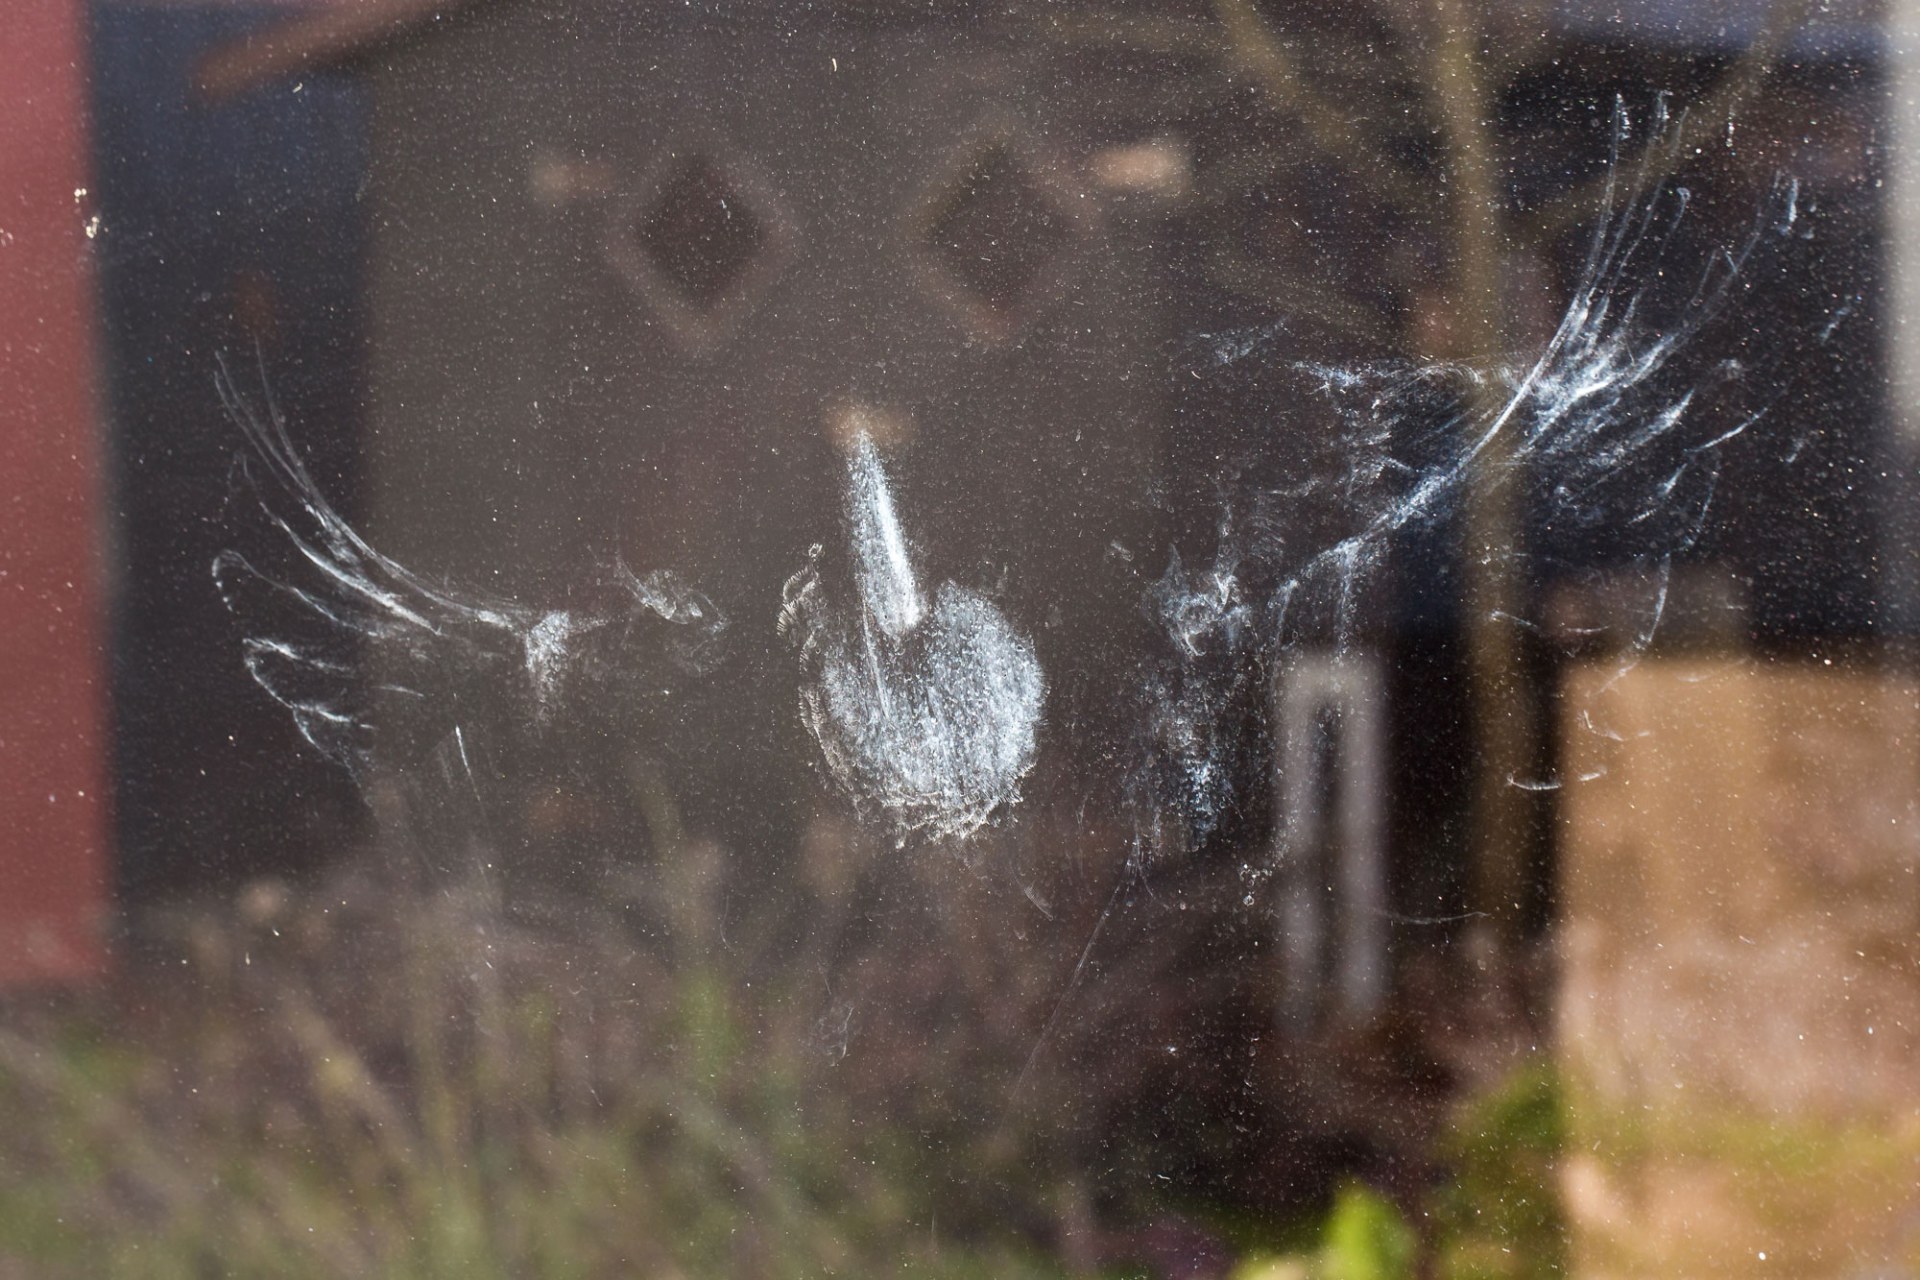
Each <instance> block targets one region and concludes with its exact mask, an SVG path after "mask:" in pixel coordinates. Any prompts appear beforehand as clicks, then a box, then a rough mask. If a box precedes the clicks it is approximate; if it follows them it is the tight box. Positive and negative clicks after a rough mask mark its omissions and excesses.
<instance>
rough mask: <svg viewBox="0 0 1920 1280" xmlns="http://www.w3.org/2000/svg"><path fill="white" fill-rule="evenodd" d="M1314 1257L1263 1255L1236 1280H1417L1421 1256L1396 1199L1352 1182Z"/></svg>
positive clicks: (1338, 1197) (1324, 1225)
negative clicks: (1394, 1202)
mask: <svg viewBox="0 0 1920 1280" xmlns="http://www.w3.org/2000/svg"><path fill="white" fill-rule="evenodd" d="M1319 1240H1320V1242H1319V1247H1318V1248H1316V1249H1314V1250H1313V1251H1311V1252H1306V1253H1301V1252H1294V1253H1282V1254H1266V1253H1259V1254H1255V1255H1254V1256H1252V1257H1250V1258H1248V1259H1246V1260H1245V1261H1243V1262H1242V1263H1241V1264H1240V1265H1239V1266H1238V1267H1237V1268H1235V1269H1234V1272H1233V1280H1412V1276H1413V1273H1414V1265H1415V1261H1416V1258H1417V1257H1418V1254H1419V1244H1420V1242H1419V1240H1418V1238H1417V1237H1416V1236H1415V1234H1414V1231H1413V1228H1412V1227H1410V1226H1408V1225H1407V1220H1406V1218H1405V1217H1404V1216H1402V1215H1401V1213H1400V1210H1399V1209H1397V1208H1395V1207H1394V1204H1393V1202H1392V1201H1391V1200H1388V1199H1387V1198H1386V1197H1385V1196H1383V1195H1381V1194H1380V1193H1379V1192H1377V1191H1373V1190H1371V1189H1370V1188H1367V1187H1365V1186H1362V1185H1360V1184H1359V1183H1348V1184H1347V1185H1345V1186H1343V1187H1341V1188H1340V1190H1339V1191H1338V1192H1337V1193H1336V1194H1335V1195H1334V1198H1333V1204H1332V1205H1331V1207H1329V1208H1328V1210H1327V1214H1326V1217H1325V1218H1324V1219H1323V1220H1322V1221H1321V1224H1320V1231H1319Z"/></svg>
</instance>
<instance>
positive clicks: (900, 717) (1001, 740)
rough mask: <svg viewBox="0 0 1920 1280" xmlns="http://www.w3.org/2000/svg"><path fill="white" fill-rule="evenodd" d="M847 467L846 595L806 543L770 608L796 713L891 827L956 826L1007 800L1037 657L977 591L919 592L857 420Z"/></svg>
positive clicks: (948, 587) (1036, 719)
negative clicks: (793, 668)
mask: <svg viewBox="0 0 1920 1280" xmlns="http://www.w3.org/2000/svg"><path fill="white" fill-rule="evenodd" d="M847 469H848V475H847V495H846V504H847V525H848V538H849V542H850V549H851V552H852V556H851V558H852V570H853V571H852V575H851V576H852V580H853V587H854V593H855V595H856V596H857V601H856V607H855V608H854V609H853V610H851V611H845V612H843V611H841V610H839V609H837V608H835V606H834V605H833V604H832V603H831V602H830V601H829V599H828V596H827V592H826V590H825V588H824V587H823V586H822V582H821V576H820V572H819V564H820V559H821V548H820V547H818V546H816V547H814V548H813V551H812V553H811V555H810V556H809V560H808V564H807V566H806V567H805V568H803V569H801V570H800V571H799V572H798V573H796V574H794V575H793V577H792V578H791V579H789V580H788V582H787V587H786V591H785V593H784V597H785V598H784V604H783V606H782V609H781V616H780V629H781V631H782V632H783V633H784V634H786V635H787V636H788V637H789V639H790V640H792V642H793V643H794V644H795V646H796V648H797V649H798V651H799V655H800V662H801V670H802V680H801V689H800V711H801V717H802V720H803V721H804V723H805V724H806V726H807V729H808V731H809V732H811V733H812V735H813V737H814V739H815V741H816V742H818V743H819V745H820V751H821V754H822V757H823V759H824V761H825V763H826V766H827V771H828V773H829V774H830V775H831V776H832V777H833V778H834V780H835V781H836V782H837V783H839V785H840V786H841V787H842V788H843V789H844V790H845V791H846V792H847V794H848V795H849V796H850V797H851V798H852V799H853V801H854V803H855V804H856V805H857V806H859V807H860V808H862V809H866V810H872V811H877V812H879V813H881V814H883V815H885V817H886V819H887V821H888V822H889V823H891V825H892V826H893V827H894V830H895V834H896V835H898V836H899V837H900V838H901V839H903V840H904V839H906V838H907V837H909V836H916V837H924V838H930V839H953V840H959V839H965V838H966V837H968V836H970V835H972V834H973V833H975V832H977V831H979V830H980V829H981V828H982V827H984V826H986V825H987V824H988V823H989V822H991V821H992V820H993V819H994V818H995V817H996V815H998V814H1000V813H1002V812H1004V811H1005V810H1007V809H1009V808H1011V807H1012V806H1014V805H1015V804H1017V803H1018V802H1019V799H1020V784H1021V781H1022V780H1023V779H1024V778H1025V777H1026V775H1027V773H1028V772H1029V771H1030V770H1031V769H1032V768H1033V762H1034V754H1035V747H1036V739H1037V735H1038V731H1039V726H1040V713H1041V707H1042V704H1043V703H1044V701H1045V696H1046V682H1045V679H1044V677H1043V676H1042V674H1041V670H1040V663H1039V660H1038V659H1037V658H1036V657H1035V655H1034V650H1033V645H1032V643H1031V642H1030V641H1029V640H1028V639H1027V638H1026V637H1025V636H1024V635H1022V634H1020V633H1019V632H1018V631H1016V630H1014V628H1013V627H1012V625H1011V624H1010V623H1009V622H1008V621H1007V619H1006V618H1005V616H1004V615H1002V613H1001V612H1000V610H999V609H998V608H997V607H996V606H995V605H994V604H993V603H992V602H991V601H989V600H988V599H987V598H986V597H984V596H982V595H980V594H978V593H976V592H973V591H969V590H967V589H966V588H964V587H960V586H957V585H955V584H954V583H951V582H944V583H941V584H940V586H939V587H938V588H937V589H936V590H935V591H934V592H933V598H932V602H931V605H929V604H928V603H927V600H926V597H925V596H924V594H923V593H922V591H921V588H920V586H919V584H918V581H917V580H916V577H915V573H914V568H913V563H912V558H911V555H910V553H909V550H908V547H907V542H906V538H905V536H904V534H903V533H902V532H901V528H900V522H899V519H898V516H897V515H896V513H895V509H894V499H893V493H892V489H891V487H890V485H889V484H888V481H887V475H886V471H885V469H884V467H883V466H882V465H881V462H880V457H879V453H878V451H877V450H876V449H875V448H874V445H873V442H872V440H871V439H870V438H869V437H868V436H867V435H866V433H865V432H857V433H856V434H855V436H854V438H853V440H852V442H851V448H850V451H849V456H848V468H847Z"/></svg>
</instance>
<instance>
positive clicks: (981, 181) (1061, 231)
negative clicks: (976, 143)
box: [926, 145, 1071, 314]
mask: <svg viewBox="0 0 1920 1280" xmlns="http://www.w3.org/2000/svg"><path fill="white" fill-rule="evenodd" d="M1070 234H1071V233H1070V230H1069V228H1068V225H1067V219H1066V216H1065V215H1064V214H1063V213H1061V212H1060V210H1059V209H1058V208H1057V207H1055V205H1054V204H1053V203H1052V201H1050V200H1049V199H1048V198H1047V197H1046V195H1045V194H1044V193H1043V192H1042V191H1041V190H1040V189H1039V188H1038V187H1037V186H1036V185H1035V184H1034V181H1033V179H1032V177H1031V176H1030V175H1029V174H1028V173H1027V170H1026V168H1025V166H1023V165H1022V164H1021V163H1020V161H1019V159H1018V158H1017V157H1016V156H1015V155H1014V153H1013V152H1012V150H1011V149H1009V148H1007V147H1005V146H999V145H995V146H989V147H984V148H982V149H981V151H980V152H979V153H978V154H977V155H975V156H974V158H973V160H972V161H971V162H970V163H969V164H968V165H967V166H966V168H965V169H963V170H962V171H961V173H960V175H959V177H958V178H956V179H955V180H954V182H953V183H952V184H951V186H950V187H949V189H948V192H947V194H946V195H945V197H943V198H942V199H941V200H940V201H939V202H938V203H937V205H936V207H935V210H934V213H933V217H932V218H930V219H929V220H928V223H927V230H926V244H927V247H928V248H930V249H931V250H933V252H934V255H935V256H936V257H937V258H938V259H939V260H940V262H941V263H942V265H943V266H945V267H946V269H947V270H948V271H950V272H951V273H952V274H953V275H954V277H955V278H956V279H958V280H959V281H960V282H961V283H962V284H964V285H965V286H966V287H967V288H968V289H970V290H971V291H972V292H973V293H974V295H975V296H976V297H978V298H979V299H980V301H982V302H984V303H985V304H986V305H987V306H988V307H989V308H990V309H992V310H993V311H995V312H998V313H1001V314H1005V313H1007V312H1009V311H1012V310H1013V309H1014V308H1016V307H1018V306H1019V305H1020V303H1021V301H1022V300H1023V299H1024V298H1025V297H1026V296H1027V294H1028V293H1029V292H1030V291H1031V290H1032V288H1033V286H1034V284H1035V282H1036V280H1037V279H1038V278H1039V276H1040V273H1041V271H1042V270H1044V269H1045V267H1046V265H1047V263H1048V262H1049V261H1050V260H1051V259H1052V258H1053V257H1054V256H1055V255H1056V254H1058V253H1059V252H1060V250H1061V248H1062V247H1063V246H1065V244H1066V242H1067V240H1068V238H1069V236H1070Z"/></svg>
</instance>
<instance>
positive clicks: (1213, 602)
mask: <svg viewBox="0 0 1920 1280" xmlns="http://www.w3.org/2000/svg"><path fill="white" fill-rule="evenodd" d="M1230 542H1231V538H1230V536H1229V535H1228V534H1227V533H1226V532H1225V531H1224V530H1223V532H1222V544H1223V546H1225V545H1227V544H1230ZM1146 610H1147V615H1148V617H1149V619H1150V620H1151V621H1152V622H1153V623H1154V625H1155V627H1156V629H1157V630H1158V631H1159V632H1160V633H1161V634H1162V635H1163V636H1164V637H1165V638H1166V640H1167V642H1168V646H1169V651H1168V652H1167V653H1166V654H1165V655H1164V657H1163V658H1162V659H1161V660H1159V661H1149V662H1148V663H1147V664H1146V666H1145V667H1144V669H1143V671H1142V673H1141V674H1142V679H1141V685H1140V688H1141V692H1142V706H1141V709H1140V712H1139V714H1140V716H1141V722H1140V729H1139V749H1138V754H1137V758H1136V761H1135V764H1134V776H1133V778H1132V779H1131V780H1130V785H1129V791H1130V792H1131V794H1132V797H1133V801H1134V804H1135V806H1136V808H1137V809H1140V810H1143V811H1144V812H1145V813H1147V814H1150V815H1151V817H1149V818H1146V819H1144V820H1142V821H1140V823H1139V831H1138V833H1137V838H1136V839H1135V841H1134V851H1135V857H1136V859H1138V860H1140V861H1142V862H1152V861H1158V860H1160V859H1162V858H1164V857H1166V856H1168V855H1171V854H1177V853H1186V852H1190V851H1191V850H1193V849H1194V848H1197V847H1198V846H1199V845H1200V844H1201V843H1203V842H1204V841H1205V840H1206V839H1207V838H1208V837H1209V836H1211V835H1212V834H1213V833H1214V832H1215V831H1216V830H1217V829H1218V828H1219V825H1220V823H1221V821H1222V820H1223V819H1224V818H1225V816H1226V814H1227V811H1228V809H1229V808H1230V807H1231V806H1232V804H1233V803H1234V799H1235V796H1236V795H1237V793H1238V790H1239V783H1240V781H1241V773H1242V770H1243V765H1244V757H1245V756H1246V754H1247V751H1248V749H1249V746H1250V744H1249V742H1248V741H1247V739H1246V737H1245V732H1244V731H1245V726H1243V725H1242V724H1241V723H1240V720H1241V719H1242V718H1243V717H1239V716H1236V714H1235V713H1236V711H1243V710H1245V706H1244V703H1245V699H1246V698H1247V697H1248V695H1249V693H1250V691H1251V690H1252V689H1253V688H1254V687H1255V685H1257V684H1258V675H1259V672H1260V669H1261V664H1260V662H1259V661H1258V657H1257V655H1256V654H1254V653H1252V652H1250V650H1251V649H1252V648H1253V647H1254V639H1255V634H1256V633H1255V630H1254V622H1255V610H1254V608H1253V606H1252V604H1251V602H1250V601H1249V600H1248V599H1247V598H1246V595H1245V592H1244V589H1243V587H1242V584H1241V582H1240V579H1239V576H1238V573H1237V571H1236V566H1235V564H1234V563H1233V561H1232V560H1231V559H1230V558H1229V555H1228V553H1226V552H1223V554H1222V556H1221V558H1220V559H1218V560H1216V562H1215V563H1214V565H1213V567H1212V568H1210V569H1208V570H1206V571H1204V572H1201V573H1198V574H1190V573H1189V572H1188V571H1187V568H1186V565H1185V564H1184V563H1183V562H1182V561H1181V559H1180V555H1179V553H1178V552H1177V551H1176V552H1174V553H1172V554H1171V556H1170V557H1169V559H1168V563H1167V569H1166V572H1165V573H1164V574H1162V575H1161V577H1160V580H1159V581H1158V582H1156V583H1155V584H1154V585H1153V587H1152V588H1151V589H1150V590H1149V591H1148V593H1147V598H1146ZM1169 814H1171V815H1177V816H1178V818H1179V820H1178V821H1175V822H1168V821H1163V820H1162V819H1163V816H1165V815H1169Z"/></svg>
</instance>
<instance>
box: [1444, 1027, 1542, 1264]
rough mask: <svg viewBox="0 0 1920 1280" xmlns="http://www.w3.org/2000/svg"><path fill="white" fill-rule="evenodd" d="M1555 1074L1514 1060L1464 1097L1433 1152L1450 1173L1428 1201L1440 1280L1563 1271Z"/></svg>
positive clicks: (1535, 1064)
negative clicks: (1497, 1078)
mask: <svg viewBox="0 0 1920 1280" xmlns="http://www.w3.org/2000/svg"><path fill="white" fill-rule="evenodd" d="M1561 1093H1562V1091H1561V1088H1560V1081H1559V1076H1558V1074H1557V1073H1556V1072H1555V1071H1554V1069H1553V1067H1552V1065H1551V1064H1550V1063H1546V1062H1539V1063H1534V1064H1531V1065H1529V1066H1526V1067H1523V1068H1521V1069H1520V1070H1519V1071H1517V1072H1515V1073H1514V1074H1513V1075H1511V1076H1510V1077H1508V1079H1507V1080H1506V1081H1505V1082H1504V1083H1503V1084H1502V1085H1501V1086H1500V1087H1499V1088H1497V1089H1494V1090H1493V1091H1491V1092H1489V1093H1487V1094H1484V1095H1482V1096H1480V1097H1478V1098H1474V1099H1470V1100H1468V1101H1467V1102H1466V1103H1465V1104H1464V1105H1463V1106H1462V1107H1461V1108H1460V1110H1459V1112H1458V1113H1457V1115H1456V1117H1455V1119H1454V1122H1453V1124H1452V1125H1451V1127H1450V1131H1449V1132H1448V1134H1447V1135H1446V1137H1445V1139H1444V1141H1443V1144H1442V1150H1441V1154H1442V1156H1443V1157H1444V1158H1445V1159H1446V1160H1447V1161H1448V1163H1449V1164H1450V1165H1451V1166H1452V1172H1453V1177H1452V1180H1451V1181H1450V1182H1449V1183H1448V1185H1447V1186H1446V1187H1445V1188H1444V1190H1443V1192H1442V1194H1441V1195H1440V1197H1439V1200H1438V1203H1437V1205H1436V1219H1437V1222H1438V1225H1439V1232H1438V1241H1437V1246H1438V1261H1439V1274H1440V1275H1441V1276H1442V1277H1443V1278H1444V1280H1544V1278H1545V1277H1551V1276H1564V1275H1565V1274H1566V1273H1567V1227H1566V1221H1565V1218H1564V1217H1563V1215H1562V1212H1561V1207H1560V1201H1559V1198H1558V1194H1557V1188H1558V1179H1557V1172H1556V1166H1557V1162H1558V1160H1559V1156H1560V1152H1561V1150H1562V1148H1563V1147H1564V1145H1565V1142H1566V1109H1565V1106H1564V1103H1563V1099H1562V1096H1561Z"/></svg>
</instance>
